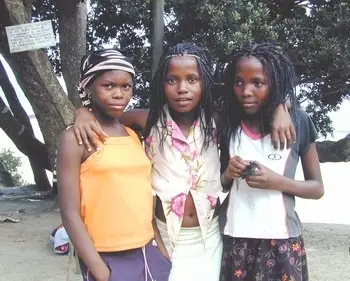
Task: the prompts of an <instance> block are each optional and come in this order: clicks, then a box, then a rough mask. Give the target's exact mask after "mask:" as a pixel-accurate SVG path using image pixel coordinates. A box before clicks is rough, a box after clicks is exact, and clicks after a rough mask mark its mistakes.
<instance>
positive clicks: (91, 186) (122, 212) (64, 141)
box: [57, 49, 171, 281]
mask: <svg viewBox="0 0 350 281" xmlns="http://www.w3.org/2000/svg"><path fill="white" fill-rule="evenodd" d="M134 75H135V73H134V68H133V66H132V64H131V63H130V61H129V60H128V59H127V58H126V57H125V56H123V55H122V54H121V53H120V52H118V51H116V50H113V49H110V50H100V51H93V52H90V53H88V54H87V55H86V56H84V57H83V59H82V64H81V81H80V89H81V92H82V95H83V96H84V97H85V98H87V99H90V105H91V110H92V114H93V115H94V116H95V118H96V119H97V120H98V121H99V123H100V125H101V127H102V128H103V130H105V131H106V132H108V135H109V137H108V139H107V140H106V141H105V142H104V144H101V145H100V150H99V151H91V152H89V151H87V150H85V149H84V148H83V147H82V146H79V145H78V144H77V143H76V141H75V137H74V133H73V128H69V129H67V130H66V131H65V132H64V133H63V134H62V137H61V140H60V143H59V149H58V158H57V183H58V195H59V202H60V205H61V206H60V207H61V216H62V221H63V224H64V226H65V228H66V230H67V232H68V234H69V237H70V239H71V241H72V243H73V245H74V247H75V249H76V250H77V253H78V255H79V257H80V263H81V271H82V274H83V280H85V281H88V280H90V281H92V280H96V281H108V280H110V281H117V280H118V281H140V280H146V281H147V280H151V281H155V280H157V281H166V280H168V276H169V272H170V267H171V265H170V262H168V261H165V260H164V258H163V256H162V255H161V254H160V252H159V251H158V249H157V247H156V242H155V241H154V240H153V237H154V231H153V226H152V220H153V196H152V187H151V181H150V180H151V179H150V173H151V163H150V161H149V160H148V158H147V156H146V154H145V152H144V150H143V148H142V146H141V143H140V142H139V139H138V137H137V136H136V134H135V132H134V131H132V130H131V129H129V128H127V127H124V126H122V125H121V124H120V122H119V117H120V115H121V114H122V112H123V111H124V109H125V107H126V106H127V105H128V103H129V101H130V99H131V96H132V88H133V77H134ZM130 155H132V158H130Z"/></svg>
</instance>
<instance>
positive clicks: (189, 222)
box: [155, 193, 218, 227]
mask: <svg viewBox="0 0 350 281" xmlns="http://www.w3.org/2000/svg"><path fill="white" fill-rule="evenodd" d="M217 213H218V208H216V210H215V214H214V217H216V216H217ZM155 215H156V217H157V218H158V219H160V220H161V221H163V222H166V218H165V215H164V211H163V206H162V202H161V201H160V199H159V198H158V197H157V201H156V209H155ZM181 226H182V227H196V226H199V221H198V216H197V211H196V207H195V205H194V201H193V197H192V194H191V193H189V194H188V195H187V198H186V202H185V211H184V216H183V220H182V224H181Z"/></svg>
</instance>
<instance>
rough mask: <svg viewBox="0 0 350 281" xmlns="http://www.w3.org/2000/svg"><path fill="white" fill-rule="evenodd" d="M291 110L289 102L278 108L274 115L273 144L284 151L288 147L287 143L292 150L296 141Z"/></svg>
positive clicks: (272, 126) (272, 127)
mask: <svg viewBox="0 0 350 281" xmlns="http://www.w3.org/2000/svg"><path fill="white" fill-rule="evenodd" d="M289 109H290V102H289V100H287V101H286V103H284V104H280V105H278V106H277V108H276V109H275V112H274V115H273V121H272V124H271V138H272V144H273V146H274V147H275V148H276V149H277V148H278V147H280V149H282V150H283V149H284V147H285V146H286V143H285V142H286V141H287V147H288V148H290V147H291V146H292V144H293V143H294V142H295V140H296V133H295V128H294V125H293V122H292V118H291V116H290V114H289ZM278 144H279V145H278Z"/></svg>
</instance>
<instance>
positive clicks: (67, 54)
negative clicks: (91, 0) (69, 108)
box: [56, 0, 87, 107]
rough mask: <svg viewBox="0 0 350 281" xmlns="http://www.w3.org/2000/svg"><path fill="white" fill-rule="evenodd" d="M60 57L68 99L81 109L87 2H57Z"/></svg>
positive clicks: (67, 0) (64, 0)
mask: <svg viewBox="0 0 350 281" xmlns="http://www.w3.org/2000/svg"><path fill="white" fill-rule="evenodd" d="M56 5H57V9H58V22H59V24H58V31H59V35H60V45H59V46H60V56H61V66H62V74H63V78H64V81H65V82H66V86H67V92H68V97H69V99H70V101H71V102H72V103H73V104H74V106H75V107H81V101H80V99H79V96H78V91H77V85H78V82H79V78H80V61H81V58H82V57H83V56H84V55H85V53H86V26H87V4H86V1H84V2H80V1H72V0H60V1H56Z"/></svg>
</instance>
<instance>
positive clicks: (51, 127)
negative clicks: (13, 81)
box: [0, 0, 74, 167]
mask: <svg viewBox="0 0 350 281" xmlns="http://www.w3.org/2000/svg"><path fill="white" fill-rule="evenodd" d="M0 7H1V9H0V28H1V30H0V49H1V52H2V54H3V55H4V57H5V59H6V61H7V62H8V63H9V65H10V66H11V68H12V70H13V71H14V73H15V76H16V78H17V81H18V83H19V85H20V86H21V87H22V89H25V91H24V93H25V95H26V97H27V98H28V100H29V102H30V104H31V106H32V107H33V111H34V113H35V115H36V117H37V120H38V123H39V126H40V129H41V131H42V133H43V137H44V140H45V144H46V145H47V148H48V152H49V158H50V163H51V167H53V165H54V159H55V157H56V149H57V143H58V139H59V135H60V133H61V132H62V131H63V130H64V129H65V128H66V127H67V126H68V125H69V124H70V123H71V121H72V119H73V118H72V117H73V114H72V113H73V108H74V107H73V105H72V104H71V103H70V102H69V99H68V97H67V95H66V94H65V93H64V91H63V89H62V87H61V85H60V84H59V82H58V80H57V78H56V77H55V74H54V72H53V69H52V66H51V64H50V62H49V59H48V57H47V55H46V54H45V52H44V51H43V50H36V51H27V52H20V53H13V54H10V53H9V49H8V44H7V38H6V34H5V31H4V26H7V25H15V24H22V23H26V22H27V15H26V11H25V9H24V6H23V2H22V1H21V0H0Z"/></svg>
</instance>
